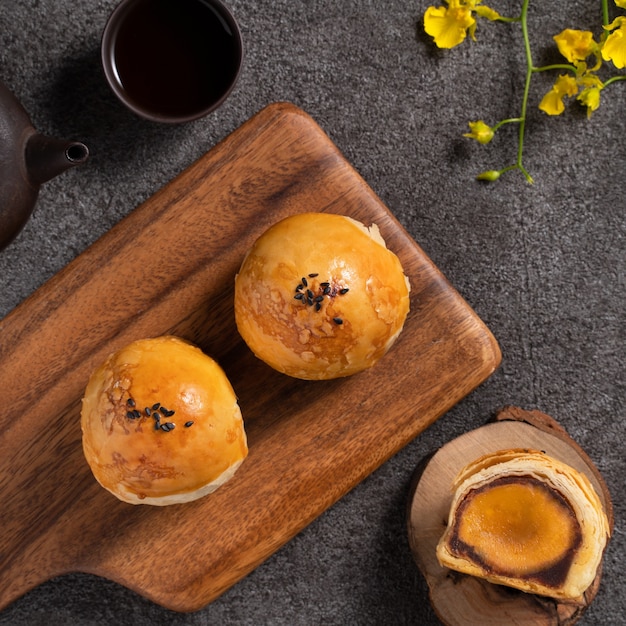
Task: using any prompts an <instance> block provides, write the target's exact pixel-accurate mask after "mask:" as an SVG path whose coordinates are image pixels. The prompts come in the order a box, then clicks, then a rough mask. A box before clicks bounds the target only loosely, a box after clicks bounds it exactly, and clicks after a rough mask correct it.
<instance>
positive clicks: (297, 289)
mask: <svg viewBox="0 0 626 626" xmlns="http://www.w3.org/2000/svg"><path fill="white" fill-rule="evenodd" d="M303 289H304V285H302V284H300V285H298V286H297V287H296V291H302V290H303Z"/></svg>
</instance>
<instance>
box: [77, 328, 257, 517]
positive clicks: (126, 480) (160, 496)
mask: <svg viewBox="0 0 626 626" xmlns="http://www.w3.org/2000/svg"><path fill="white" fill-rule="evenodd" d="M157 404H158V405H159V408H158V409H155V408H154V407H156V406H157ZM146 409H147V411H146ZM163 409H166V410H167V411H168V413H170V415H169V416H166V415H164V414H163V413H162V410H163ZM133 411H136V412H137V413H139V415H140V416H139V417H132V418H131V417H129V413H130V414H132V412H133ZM172 411H173V412H174V413H173V414H171V412H172ZM165 424H169V425H170V426H166V427H164V428H163V427H162V426H163V425H165ZM172 424H173V425H174V427H173V428H171V425H172ZM81 427H82V434H83V451H84V454H85V458H86V459H87V462H88V463H89V466H90V467H91V470H92V472H93V474H94V476H95V478H96V479H97V480H98V482H99V483H100V484H101V485H102V486H103V487H104V488H105V489H107V490H108V491H110V492H111V493H112V494H114V495H115V496H116V497H117V498H119V499H120V500H122V501H124V502H128V503H131V504H152V505H160V506H162V505H168V504H177V503H182V502H189V501H191V500H195V499H197V498H199V497H202V496H204V495H206V494H207V493H210V492H211V491H214V490H215V489H217V488H218V487H219V486H220V485H222V484H224V483H225V482H226V481H227V480H229V479H230V478H231V477H232V475H233V474H234V472H235V470H236V469H237V468H238V467H239V465H240V464H241V462H242V461H243V460H244V458H245V457H246V455H247V452H248V448H247V441H246V434H245V430H244V425H243V420H242V416H241V411H240V408H239V406H238V404H237V399H236V397H235V393H234V391H233V389H232V386H231V385H230V382H229V381H228V379H227V378H226V375H225V374H224V372H223V371H222V370H221V368H220V367H219V365H218V364H217V363H216V362H215V361H214V360H213V359H211V358H210V357H208V356H207V355H205V354H204V353H203V352H202V351H201V350H200V349H199V348H197V347H195V346H193V345H191V344H190V343H188V342H186V341H183V340H182V339H179V338H176V337H171V336H166V337H157V338H154V339H142V340H139V341H136V342H133V343H131V344H130V345H128V346H126V347H125V348H123V349H121V350H119V351H118V352H116V353H115V354H112V355H110V356H109V357H108V358H107V359H106V361H105V362H104V363H103V364H102V365H100V367H98V368H97V369H96V370H95V371H94V373H93V374H92V376H91V378H90V380H89V382H88V384H87V387H86V390H85V395H84V398H83V403H82V411H81Z"/></svg>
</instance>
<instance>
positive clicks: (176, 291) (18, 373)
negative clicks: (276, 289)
mask: <svg viewBox="0 0 626 626" xmlns="http://www.w3.org/2000/svg"><path fill="white" fill-rule="evenodd" d="M304 211H328V212H334V213H341V214H346V215H350V216H352V217H354V218H356V219H360V220H361V221H363V222H365V223H367V224H370V223H372V222H376V223H377V224H378V225H379V227H380V230H381V233H382V235H383V236H384V237H385V239H386V240H387V243H388V245H389V247H390V248H391V249H392V250H394V251H395V252H396V253H397V254H398V256H399V257H400V260H401V261H402V263H403V266H404V268H405V272H406V273H407V275H408V276H409V278H410V281H411V287H412V291H411V312H410V314H409V317H408V319H407V323H406V326H405V330H404V332H403V334H402V335H401V337H400V339H399V340H398V342H397V343H396V345H395V346H394V347H393V348H392V350H391V351H390V352H389V353H388V354H387V355H386V356H385V357H384V359H383V360H382V361H381V362H380V363H379V364H377V365H376V367H374V368H373V369H371V370H369V371H367V372H364V373H362V374H359V375H356V376H354V377H352V378H350V379H342V380H335V381H328V382H306V381H299V380H295V379H291V378H288V377H286V376H283V375H281V374H278V373H276V372H274V371H273V370H271V369H270V368H269V367H267V366H266V365H264V364H263V363H261V362H260V361H258V360H257V359H256V358H255V357H254V356H252V354H251V353H250V351H249V350H248V349H247V347H246V346H245V344H243V342H242V341H241V339H240V338H239V336H238V334H237V331H236V327H235V324H234V318H233V305H232V299H233V280H234V275H235V273H236V271H237V269H238V267H239V265H240V263H241V261H242V259H243V256H244V254H245V252H246V250H247V249H248V247H249V246H250V245H251V244H252V242H253V241H254V240H255V239H256V238H257V237H258V236H259V235H260V234H261V233H262V232H263V231H264V230H265V229H266V228H267V227H269V226H270V225H271V224H273V223H274V222H276V221H278V220H279V219H281V218H283V217H285V216H287V215H290V214H293V213H297V212H304ZM450 245H454V242H452V241H451V242H450ZM165 333H172V334H176V335H179V336H182V337H185V338H187V339H189V340H191V341H193V342H195V343H196V344H198V345H199V346H200V347H201V348H202V349H203V350H204V351H205V352H207V353H208V354H210V355H211V356H213V357H214V358H216V359H217V360H218V362H219V363H220V364H221V365H222V367H223V368H224V370H225V371H226V373H227V375H228V376H229V378H230V380H231V382H232V384H233V387H234V388H235V391H236V393H237V395H238V397H239V403H240V406H241V408H242V411H243V415H244V420H245V423H246V430H247V433H248V441H249V445H250V454H249V456H248V458H247V460H246V461H245V463H244V464H243V466H242V467H241V468H240V469H239V470H238V472H237V474H236V475H235V478H234V479H233V480H231V481H230V482H229V483H228V484H227V485H225V486H224V487H222V488H221V489H219V490H218V491H217V492H215V493H214V494H212V495H210V496H208V497H206V498H204V499H202V500H199V501H197V502H194V503H191V504H186V505H176V506H171V507H162V508H161V507H149V506H132V505H128V504H124V503H122V502H119V501H117V500H116V499H115V498H114V497H113V496H111V495H110V494H109V493H108V492H106V491H105V490H103V489H102V488H100V487H99V486H98V484H97V483H96V482H95V480H94V479H93V477H92V475H91V472H90V470H89V468H88V466H87V464H86V462H85V460H84V458H83V455H82V447H81V434H80V423H79V422H80V419H79V416H80V402H81V397H82V394H83V390H84V387H85V385H86V383H87V379H88V377H89V375H90V373H91V371H92V370H93V368H94V367H95V366H96V365H97V364H98V363H100V362H101V361H102V360H103V359H104V358H105V357H106V356H107V355H108V354H109V353H110V352H111V351H113V350H115V349H117V348H120V347H121V346H122V345H124V344H126V343H128V342H130V341H132V340H135V339H138V338H140V337H151V336H157V335H161V334H165ZM499 362H500V351H499V348H498V345H497V343H496V341H495V340H494V338H493V336H492V334H491V333H490V332H489V330H488V329H487V328H486V327H485V325H484V324H483V323H482V322H481V320H480V319H479V318H478V317H477V315H476V314H475V313H474V312H473V311H472V309H471V308H470V307H469V306H468V305H467V303H466V302H465V301H464V300H463V299H462V298H461V297H460V296H459V294H458V293H457V292H456V291H455V290H454V289H453V288H452V287H451V285H450V284H449V283H448V281H447V280H446V279H445V278H444V276H442V274H441V273H440V272H439V270H438V269H437V268H436V267H435V266H434V265H433V263H432V262H431V261H430V260H429V259H428V258H427V257H426V255H425V254H424V253H423V252H422V250H421V249H420V248H419V246H418V245H417V244H416V243H415V241H413V240H412V239H411V237H410V236H409V235H408V234H407V233H406V232H405V231H404V230H403V229H402V227H401V226H400V224H399V223H398V222H397V221H396V220H395V218H394V217H393V216H392V214H391V213H390V212H389V211H388V209H387V208H386V207H385V206H384V205H383V204H382V202H381V201H380V199H379V198H377V197H376V195H375V194H374V193H373V192H372V190H371V189H370V188H369V187H368V186H367V184H366V183H365V182H364V181H363V179H362V178H361V177H360V176H359V175H358V174H357V173H356V172H355V170H354V169H353V168H352V167H351V166H350V165H349V164H348V163H347V162H346V160H345V159H344V158H343V157H342V155H341V154H340V153H339V151H338V150H337V148H336V147H335V146H334V145H333V144H332V143H331V141H330V140H329V139H328V137H327V136H326V135H325V134H324V133H323V132H322V131H321V129H320V128H319V127H318V126H317V125H316V124H315V123H314V122H313V120H312V119H311V118H310V117H309V116H307V115H306V114H304V113H303V112H302V111H300V110H299V109H297V108H296V107H294V106H292V105H289V104H282V103H278V104H274V105H271V106H269V107H267V108H265V109H264V110H262V111H261V112H260V113H258V114H257V115H256V116H255V117H253V118H252V119H251V120H249V121H248V122H247V123H245V124H244V125H243V126H242V127H241V128H240V129H238V130H237V131H236V132H234V133H233V134H232V135H231V136H229V137H228V138H227V139H225V140H224V141H223V142H222V143H220V144H219V145H217V146H216V147H215V148H214V149H212V150H211V151H210V152H208V153H207V154H206V155H205V156H203V157H202V158H200V159H199V160H198V161H197V162H196V163H195V164H193V165H192V166H191V167H189V168H188V169H187V170H186V171H184V172H183V173H182V174H181V175H180V176H178V177H177V178H176V179H174V180H173V181H172V182H170V183H169V184H167V185H166V186H165V187H164V188H163V189H162V190H160V191H159V192H158V193H156V194H155V195H154V196H153V197H152V198H150V199H149V200H147V201H146V202H145V203H144V204H142V205H141V206H139V207H138V208H136V209H135V210H134V211H133V212H132V213H130V214H129V215H128V217H126V218H125V219H124V220H122V221H121V222H120V223H119V224H118V225H117V226H116V227H115V228H113V229H112V230H111V231H110V232H108V233H107V234H106V235H105V236H104V237H102V238H101V239H100V240H99V241H97V242H96V243H95V244H94V245H93V246H91V247H90V248H89V249H88V250H86V251H85V252H84V253H83V254H81V255H80V256H79V257H78V258H77V259H75V260H74V261H73V262H72V263H70V264H69V265H68V266H67V267H66V268H64V269H63V270H62V271H61V272H60V273H59V274H58V275H56V276H55V277H53V278H52V279H51V280H50V281H49V282H48V283H46V284H45V285H44V286H43V287H41V288H40V289H39V290H38V291H37V292H36V293H35V294H33V295H32V296H31V297H30V298H29V299H27V300H26V301H25V302H24V303H23V304H22V305H21V306H19V307H18V308H17V309H16V310H14V311H13V312H12V313H11V314H10V315H8V316H7V317H6V318H5V319H4V320H2V321H1V322H0V407H1V409H0V433H1V434H0V511H1V515H2V533H1V534H0V555H1V558H0V572H1V578H2V581H3V584H2V585H1V586H0V608H1V607H4V606H6V605H7V604H8V603H9V602H11V601H13V600H14V599H15V598H17V597H18V596H20V595H21V594H23V593H24V592H26V591H27V590H29V589H31V588H32V587H34V586H35V585H38V584H40V583H41V582H43V581H45V580H47V579H49V578H51V577H53V576H56V575H59V574H63V573H66V572H70V571H83V572H90V573H94V574H97V575H100V576H104V577H108V578H110V579H113V580H115V581H117V582H119V583H121V584H122V585H125V586H127V587H129V588H131V589H133V590H135V591H137V592H138V593H140V594H142V595H144V596H146V597H148V598H151V599H152V600H153V601H154V602H157V603H159V604H162V605H164V606H166V607H168V608H170V609H174V610H180V611H189V610H195V609H198V608H201V607H202V606H204V605H205V604H207V603H209V602H210V601H211V600H213V599H215V598H216V597H217V596H218V595H220V594H221V593H222V592H224V591H225V590H226V589H228V588H229V587H230V586H231V585H233V584H234V583H235V582H237V581H238V580H239V579H241V578H242V577H243V576H245V575H246V574H247V573H248V572H250V571H251V570H252V569H253V568H255V567H256V566H257V565H258V564H259V563H261V562H262V561H263V560H264V559H266V558H267V557H268V556H270V555H271V554H272V553H273V552H274V551H275V550H276V549H277V548H279V547H280V546H281V545H283V544H284V543H285V542H287V541H288V540H289V539H290V538H291V537H293V536H294V535H295V534H296V533H298V532H299V531H300V530H301V529H302V528H304V527H305V526H306V525H307V524H309V523H310V522H311V521H312V520H313V519H314V518H315V517H317V516H318V515H319V514H320V513H322V512H323V511H324V510H325V509H326V508H327V507H329V506H330V505H331V504H333V503H334V502H336V501H337V500H338V499H339V498H341V497H342V496H343V495H344V494H345V493H346V492H347V491H349V490H350V489H351V488H352V487H354V486H355V485H356V484H357V483H358V482H359V481H361V480H362V479H363V478H365V477H366V476H367V475H368V474H369V473H371V472H372V471H373V470H374V469H376V468H377V467H378V466H380V465H381V464H382V463H383V462H384V461H385V460H387V459H388V458H389V457H390V456H392V455H393V454H394V453H396V452H397V451H398V450H399V449H400V448H402V447H403V446H404V445H406V444H407V443H408V442H409V441H410V440H411V439H413V438H414V437H415V436H416V435H418V434H419V433H420V432H421V431H423V430H424V429H425V428H426V427H427V426H428V425H429V424H431V423H432V422H433V421H434V420H436V419H437V418H438V417H440V416H441V415H442V414H443V413H444V412H446V411H447V410H448V409H450V408H451V407H452V406H453V405H454V404H455V403H457V402H458V401H459V400H460V399H461V398H463V397H464V396H465V395H466V394H468V393H469V392H471V391H472V390H473V389H474V388H475V387H477V386H478V385H479V384H481V383H482V382H483V381H484V380H485V379H486V378H487V377H489V375H490V374H491V373H492V372H493V371H494V370H495V369H496V368H497V366H498V365H499Z"/></svg>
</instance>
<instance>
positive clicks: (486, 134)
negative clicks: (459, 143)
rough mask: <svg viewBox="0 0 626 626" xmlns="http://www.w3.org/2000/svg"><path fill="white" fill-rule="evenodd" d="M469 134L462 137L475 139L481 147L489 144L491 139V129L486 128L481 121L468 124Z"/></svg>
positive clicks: (489, 127)
mask: <svg viewBox="0 0 626 626" xmlns="http://www.w3.org/2000/svg"><path fill="white" fill-rule="evenodd" d="M469 127H470V130H471V131H472V132H471V133H465V134H464V135H463V137H469V138H470V139H476V141H477V142H478V143H482V144H483V145H484V144H486V143H489V142H490V141H491V140H492V139H493V128H491V126H488V125H487V124H485V122H483V121H482V120H479V121H478V122H469Z"/></svg>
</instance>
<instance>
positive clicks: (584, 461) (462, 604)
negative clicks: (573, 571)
mask: <svg viewBox="0 0 626 626" xmlns="http://www.w3.org/2000/svg"><path fill="white" fill-rule="evenodd" d="M507 448H534V449H536V450H543V451H544V452H545V453H546V454H548V455H550V456H552V457H554V458H556V459H559V460H561V461H563V462H564V463H567V464H568V465H570V466H572V467H574V468H575V469H577V470H578V471H580V472H582V473H584V474H586V475H587V477H588V478H589V479H590V480H591V483H592V484H593V486H594V488H595V489H596V491H597V492H598V495H599V496H600V499H601V501H602V503H603V505H604V510H605V511H606V513H607V517H608V519H609V525H610V528H611V532H612V530H613V507H612V503H611V498H610V495H609V492H608V489H607V487H606V484H605V483H604V480H603V479H602V476H601V475H600V473H599V472H598V470H597V469H596V467H595V466H594V464H593V463H592V462H591V460H590V459H589V457H588V456H587V455H586V454H585V452H584V451H583V450H582V449H581V448H580V447H579V446H578V445H577V444H576V443H575V442H574V441H573V440H572V439H571V438H570V437H569V435H568V434H567V433H566V432H565V431H564V430H563V429H562V428H561V427H560V426H559V425H558V424H557V422H555V420H553V419H552V418H551V417H550V416H548V415H545V414H544V413H540V412H539V411H525V410H522V409H519V408H517V407H506V408H505V409H503V410H502V411H501V412H500V413H499V414H498V416H497V418H496V421H495V422H493V423H491V424H487V425H486V426H483V427H481V428H478V429H476V430H473V431H471V432H468V433H466V434H465V435H462V436H461V437H458V438H457V439H454V440H453V441H451V442H449V443H448V444H446V445H445V446H443V447H442V448H441V449H440V450H438V451H437V452H436V454H435V455H434V456H433V457H432V458H431V459H430V460H428V462H427V463H426V465H425V466H424V467H423V470H421V471H418V474H417V475H416V479H415V483H414V490H413V493H412V498H411V500H410V504H409V509H408V534H409V543H410V545H411V550H412V552H413V557H414V559H415V561H416V562H417V565H418V566H419V568H420V570H421V571H422V573H423V575H424V577H425V578H426V582H427V583H428V587H429V590H430V599H431V603H432V605H433V609H434V611H435V612H436V613H437V616H438V617H439V619H440V620H441V621H442V622H443V623H444V624H447V625H448V626H457V625H458V626H469V625H471V624H480V626H490V625H494V626H495V625H498V626H499V625H501V624H502V623H503V622H506V623H507V624H511V625H515V624H519V625H521V624H525V625H529V624H533V625H545V626H557V625H558V626H564V625H565V624H568V625H569V624H574V623H575V622H576V621H578V619H579V618H580V617H581V615H582V614H583V613H584V611H585V610H586V608H587V607H588V606H589V604H590V603H591V601H592V600H593V599H594V597H595V596H596V593H597V591H598V587H599V584H600V577H601V571H600V569H599V570H598V574H597V576H596V578H595V580H594V582H593V583H592V585H591V586H590V587H589V589H588V590H587V591H586V592H585V594H584V597H583V599H582V602H581V603H580V604H565V603H563V602H559V601H557V600H553V599H550V598H542V597H540V596H536V595H532V594H528V593H523V592H521V591H517V590H515V589H511V588H508V587H504V586H501V585H494V584H491V583H489V582H486V581H484V580H482V579H479V578H475V577H473V576H467V575H464V574H459V573H457V572H453V571H451V570H449V569H447V568H444V567H441V566H440V565H439V563H438V561H437V557H436V555H435V548H436V546H437V542H438V541H439V539H440V538H441V536H442V535H443V532H444V530H445V527H446V524H447V519H448V512H449V509H450V505H451V502H452V492H451V485H452V482H453V480H454V478H455V476H456V475H457V473H458V472H459V471H460V470H461V469H462V468H463V467H464V466H465V465H466V464H467V463H469V462H470V461H473V460H474V459H477V458H478V457H480V456H482V455H483V454H487V453H489V452H495V451H497V450H503V449H507ZM420 469H421V468H420Z"/></svg>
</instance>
